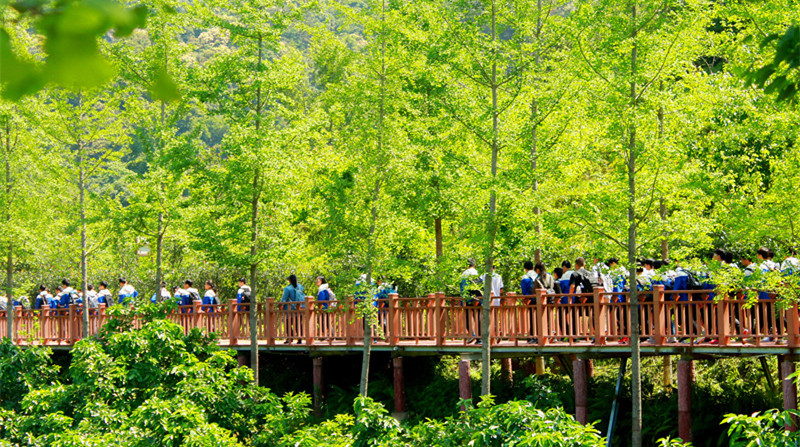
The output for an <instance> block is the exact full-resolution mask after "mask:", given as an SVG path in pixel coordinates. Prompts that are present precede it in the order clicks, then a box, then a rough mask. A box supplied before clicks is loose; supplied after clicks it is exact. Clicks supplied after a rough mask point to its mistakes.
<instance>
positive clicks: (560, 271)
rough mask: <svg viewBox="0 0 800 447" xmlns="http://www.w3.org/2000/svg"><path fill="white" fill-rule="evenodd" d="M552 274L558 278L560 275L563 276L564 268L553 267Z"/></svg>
mask: <svg viewBox="0 0 800 447" xmlns="http://www.w3.org/2000/svg"><path fill="white" fill-rule="evenodd" d="M553 276H558V277H559V278H561V277H562V276H564V269H562V268H561V267H556V268H554V269H553Z"/></svg>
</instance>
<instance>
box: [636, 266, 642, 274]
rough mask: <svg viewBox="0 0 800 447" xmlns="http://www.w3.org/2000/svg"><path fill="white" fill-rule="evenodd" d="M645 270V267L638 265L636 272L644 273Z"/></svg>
mask: <svg viewBox="0 0 800 447" xmlns="http://www.w3.org/2000/svg"><path fill="white" fill-rule="evenodd" d="M643 272H644V268H643V267H636V273H643Z"/></svg>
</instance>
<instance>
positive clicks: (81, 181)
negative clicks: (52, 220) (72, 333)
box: [78, 148, 89, 338]
mask: <svg viewBox="0 0 800 447" xmlns="http://www.w3.org/2000/svg"><path fill="white" fill-rule="evenodd" d="M80 151H81V156H80V157H81V161H80V166H79V168H78V191H79V194H80V208H81V211H80V212H81V291H82V292H83V312H82V313H81V317H82V319H81V320H82V325H81V329H82V331H81V332H82V334H83V338H87V337H89V309H88V307H89V303H88V299H87V296H86V295H87V294H86V292H87V290H86V283H87V282H88V272H87V253H86V171H85V170H84V166H83V148H81V149H80Z"/></svg>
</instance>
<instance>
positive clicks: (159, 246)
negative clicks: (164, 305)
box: [156, 213, 164, 302]
mask: <svg viewBox="0 0 800 447" xmlns="http://www.w3.org/2000/svg"><path fill="white" fill-rule="evenodd" d="M163 252H164V213H158V234H157V235H156V302H161V283H162V282H163V281H164V273H163V271H162V268H161V262H162V259H163V258H162V254H163Z"/></svg>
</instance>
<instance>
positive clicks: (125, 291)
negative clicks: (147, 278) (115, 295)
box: [119, 284, 136, 296]
mask: <svg viewBox="0 0 800 447" xmlns="http://www.w3.org/2000/svg"><path fill="white" fill-rule="evenodd" d="M133 292H136V289H134V288H133V286H132V285H130V284H125V285H124V286H122V288H121V289H119V294H120V295H122V296H133Z"/></svg>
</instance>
